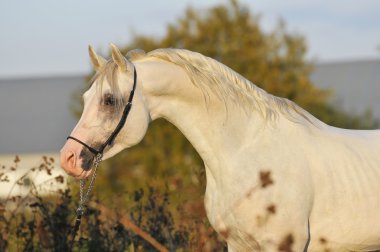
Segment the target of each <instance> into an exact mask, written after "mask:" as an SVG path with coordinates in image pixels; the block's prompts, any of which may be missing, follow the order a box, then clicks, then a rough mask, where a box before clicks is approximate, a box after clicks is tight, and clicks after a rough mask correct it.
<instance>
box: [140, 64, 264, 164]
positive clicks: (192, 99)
mask: <svg viewBox="0 0 380 252" xmlns="http://www.w3.org/2000/svg"><path fill="white" fill-rule="evenodd" d="M136 67H137V70H138V72H139V76H141V79H142V81H141V82H142V89H143V91H142V93H143V96H144V97H145V99H146V101H147V104H148V109H149V111H150V114H151V117H152V119H153V120H154V119H157V118H164V119H166V120H168V121H169V122H171V123H172V124H174V125H175V126H176V127H177V128H178V129H179V130H180V131H181V132H182V133H183V134H184V135H185V137H186V138H187V139H188V140H189V141H190V142H191V144H192V145H193V146H194V148H195V149H196V150H197V151H198V153H199V154H200V156H201V157H202V159H203V161H204V162H205V164H206V166H208V167H215V166H217V167H218V166H220V163H221V162H224V160H223V159H224V158H225V157H228V156H231V153H235V152H237V151H239V148H242V147H243V146H245V144H246V141H247V139H252V137H253V136H254V135H255V133H256V132H257V130H258V129H259V128H261V127H262V126H263V124H264V122H263V119H262V117H260V116H259V115H258V114H256V113H254V112H252V114H247V112H246V111H244V110H243V109H242V108H240V107H239V106H238V105H236V104H228V102H227V104H226V103H225V102H224V101H223V100H221V99H220V98H218V97H216V96H215V95H214V94H213V93H209V94H206V95H205V94H204V93H203V91H201V90H200V88H198V87H197V86H196V85H194V84H193V83H191V81H190V79H189V77H188V76H187V74H186V72H185V71H184V70H183V69H182V68H181V67H179V66H176V65H174V64H171V63H167V62H162V61H160V62H152V61H145V62H141V63H136ZM140 69H141V70H140Z"/></svg>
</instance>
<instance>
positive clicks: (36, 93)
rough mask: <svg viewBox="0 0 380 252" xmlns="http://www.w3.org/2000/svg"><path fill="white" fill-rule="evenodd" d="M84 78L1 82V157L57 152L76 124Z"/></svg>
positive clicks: (72, 77)
mask: <svg viewBox="0 0 380 252" xmlns="http://www.w3.org/2000/svg"><path fill="white" fill-rule="evenodd" d="M83 85H84V78H83V76H71V77H51V78H33V79H10V80H0V153H12V154H13V153H24V152H51V151H58V150H59V149H60V147H61V146H62V144H63V143H64V142H65V138H66V136H67V135H68V134H69V133H70V132H71V129H72V128H73V127H74V126H75V124H76V119H75V118H74V116H73V115H72V113H71V112H70V110H69V106H70V102H71V101H72V99H71V97H72V95H73V93H74V92H75V91H76V90H79V88H80V87H82V86H83Z"/></svg>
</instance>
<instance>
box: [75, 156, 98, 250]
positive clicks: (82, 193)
mask: <svg viewBox="0 0 380 252" xmlns="http://www.w3.org/2000/svg"><path fill="white" fill-rule="evenodd" d="M102 158H103V154H102V153H98V154H96V156H95V159H94V164H93V173H92V176H91V179H90V183H89V185H88V187H87V191H86V193H85V185H86V181H87V179H81V180H80V187H79V196H80V202H79V206H78V209H77V212H76V215H77V216H76V219H75V224H74V226H73V228H72V230H71V242H70V244H69V248H70V250H69V251H73V247H74V241H75V236H76V235H77V232H78V230H79V226H80V223H81V219H82V215H83V214H84V210H85V207H86V203H87V201H88V198H89V196H90V193H91V191H92V188H93V187H94V182H95V178H96V171H97V169H98V166H99V163H100V162H101V161H102Z"/></svg>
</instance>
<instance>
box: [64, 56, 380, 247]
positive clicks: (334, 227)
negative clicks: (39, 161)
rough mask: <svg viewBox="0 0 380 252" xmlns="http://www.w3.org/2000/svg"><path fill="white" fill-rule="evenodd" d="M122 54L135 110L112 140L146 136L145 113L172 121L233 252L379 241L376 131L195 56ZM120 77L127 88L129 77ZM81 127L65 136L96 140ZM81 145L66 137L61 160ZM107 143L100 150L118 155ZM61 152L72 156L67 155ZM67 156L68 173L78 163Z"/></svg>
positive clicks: (379, 137)
mask: <svg viewBox="0 0 380 252" xmlns="http://www.w3.org/2000/svg"><path fill="white" fill-rule="evenodd" d="M129 59H130V60H131V61H133V64H134V66H135V67H136V69H137V73H138V76H139V77H138V85H137V90H136V98H135V99H136V101H134V103H135V104H134V106H137V108H135V107H134V108H133V109H132V110H131V115H130V117H131V118H130V119H128V120H127V123H126V126H125V129H123V130H124V131H123V130H122V131H121V134H120V136H118V137H117V138H116V143H115V145H116V146H117V148H118V149H122V147H123V146H124V148H125V147H129V146H130V145H133V144H137V142H138V141H139V140H140V139H141V137H138V138H137V140H134V138H133V134H134V133H135V134H137V135H138V136H143V135H144V134H145V131H146V128H147V126H146V125H147V123H148V122H147V119H146V118H149V120H154V119H156V118H165V119H167V120H168V121H169V122H171V123H173V124H174V125H175V126H176V127H177V128H178V129H179V130H180V131H181V132H182V133H183V134H184V135H185V136H186V138H187V139H188V140H189V141H190V142H191V143H192V145H193V146H194V147H195V149H196V150H197V151H198V153H199V154H200V156H201V157H202V159H203V161H204V163H205V169H206V177H207V186H206V193H205V207H206V212H207V215H208V218H209V220H210V223H211V224H212V226H213V227H214V228H215V230H217V231H218V232H219V233H220V234H221V235H222V236H223V237H224V238H225V239H226V241H227V243H228V247H229V250H230V251H259V250H261V251H277V250H282V251H290V250H293V251H304V250H305V249H307V248H309V250H310V251H323V250H325V249H327V248H328V249H333V250H334V251H339V250H349V249H355V250H369V249H379V248H380V214H379V212H378V211H377V207H378V206H379V205H380V197H378V192H379V191H380V183H378V181H379V179H380V155H378V153H380V132H379V131H350V130H342V129H336V128H333V127H330V126H327V125H325V124H323V123H322V122H320V121H318V120H317V119H316V118H314V117H312V116H311V115H310V114H308V113H307V112H306V111H303V110H302V109H301V108H299V107H298V106H296V105H294V104H293V103H292V102H290V101H287V100H285V99H281V98H276V97H273V96H271V95H269V94H267V93H266V92H264V91H263V90H261V89H259V88H258V87H256V86H254V85H253V84H252V83H249V82H248V81H247V80H245V79H243V77H241V76H239V75H237V74H236V73H234V72H233V71H232V70H230V69H228V68H226V67H225V66H223V65H221V64H220V63H217V62H216V61H214V60H211V59H209V58H206V57H204V56H202V55H199V54H196V53H192V52H189V51H185V50H170V49H169V50H159V51H156V52H155V51H153V53H150V54H148V55H141V53H139V54H137V55H134V53H132V54H131V55H130V57H129ZM114 60H115V61H116V64H118V65H120V64H121V65H122V64H125V62H123V61H118V60H117V59H115V58H114ZM93 61H94V59H93ZM95 61H96V62H95V63H99V62H100V61H99V60H97V59H95ZM126 62H127V64H130V63H129V61H126ZM94 65H95V66H96V65H99V64H94ZM130 67H131V66H130V65H128V68H130ZM120 68H127V66H123V67H120ZM119 75H121V76H122V77H119V80H122V81H123V83H122V85H120V86H123V87H121V89H123V90H122V91H124V92H125V93H128V92H127V90H129V89H130V87H131V83H130V79H128V78H127V77H126V76H127V74H124V73H119ZM93 86H95V85H93ZM91 89H92V90H93V91H92V92H95V91H94V90H95V88H94V87H92V88H91ZM105 89H106V90H108V89H109V88H108V89H107V88H105ZM86 108H87V109H88V110H90V108H91V106H90V105H87V106H85V110H86ZM85 112H86V113H84V115H85V114H91V113H90V112H88V111H85ZM144 112H146V113H147V114H146V115H145V114H144ZM142 114H144V115H142ZM82 117H83V116H82ZM91 120H94V119H93V118H92V119H91V118H87V119H86V118H82V119H81V121H87V122H88V121H91ZM149 120H148V121H149ZM136 121H138V122H139V123H136ZM92 124H93V125H101V124H99V122H97V121H94V122H92ZM109 124H110V123H108V128H112V127H111V126H109ZM87 127H88V129H87V131H90V129H93V128H94V126H93V127H91V125H87ZM96 127H99V126H96ZM81 129H83V126H82V127H81V125H79V126H77V127H76V129H74V132H73V133H72V134H74V135H75V136H76V137H79V138H81V139H87V142H91V141H92V142H93V143H94V145H96V144H97V142H99V141H100V142H101V139H100V140H99V139H91V137H90V136H93V134H92V135H91V134H90V135H84V133H82V135H80V134H79V133H78V132H85V131H84V130H81ZM103 130H104V129H103ZM131 139H132V140H131ZM131 142H133V143H131ZM81 148H83V146H80V145H79V144H78V143H74V142H70V141H68V143H67V144H66V145H65V147H64V148H63V151H62V152H63V154H62V157H63V158H66V157H68V158H67V159H68V160H69V161H70V160H72V156H74V157H75V156H76V155H74V154H75V150H74V149H78V150H76V151H77V152H79V151H80V149H81ZM112 148H113V147H111V148H109V149H106V150H107V151H108V153H111V154H108V156H107V152H106V153H105V156H106V157H110V156H112V155H113V154H115V153H116V152H117V151H112V150H113V149H112ZM68 149H71V150H72V151H71V152H70V153H74V154H72V155H67V154H65V153H67V152H69V151H67V150H68ZM82 152H83V150H82ZM78 156H79V155H78ZM83 157H85V155H82V158H83ZM66 162H67V161H66V160H63V162H62V163H63V167H68V168H66V169H67V170H68V171H69V172H70V173H73V174H74V171H76V170H77V169H79V170H80V169H81V168H76V167H75V164H76V163H75V162H73V161H70V164H72V165H71V166H70V165H67V164H66ZM83 162H84V161H82V163H83ZM78 163H79V162H78ZM287 249H288V250H287Z"/></svg>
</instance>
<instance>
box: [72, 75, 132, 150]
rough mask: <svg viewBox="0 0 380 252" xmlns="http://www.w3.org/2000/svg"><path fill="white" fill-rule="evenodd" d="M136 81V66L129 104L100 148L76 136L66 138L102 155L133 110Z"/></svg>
mask: <svg viewBox="0 0 380 252" xmlns="http://www.w3.org/2000/svg"><path fill="white" fill-rule="evenodd" d="M136 82H137V73H136V68H134V69H133V87H132V90H131V92H130V94H129V98H128V102H127V105H125V108H124V111H123V115H122V116H121V118H120V121H119V123H118V124H117V126H116V128H115V130H114V131H113V132H112V134H111V135H110V136H109V137H108V139H107V140H106V141H105V142H104V143H103V144H102V145H101V146H100V148H99V149H98V150H97V149H95V148H93V147H91V146H89V145H88V144H86V143H85V142H82V141H81V140H79V139H78V138H75V137H72V136H68V137H67V138H66V139H72V140H74V141H76V142H78V143H80V144H82V145H83V146H85V147H86V148H87V149H88V150H89V151H90V152H91V153H93V154H94V155H95V156H99V155H101V156H102V155H103V151H104V149H105V148H106V147H107V145H111V144H112V143H113V141H114V140H115V138H116V137H117V135H118V134H119V133H120V131H121V129H122V128H123V126H124V124H125V122H126V121H127V118H128V114H129V111H130V110H131V107H132V100H133V95H134V94H135V89H136Z"/></svg>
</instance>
